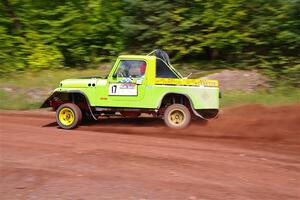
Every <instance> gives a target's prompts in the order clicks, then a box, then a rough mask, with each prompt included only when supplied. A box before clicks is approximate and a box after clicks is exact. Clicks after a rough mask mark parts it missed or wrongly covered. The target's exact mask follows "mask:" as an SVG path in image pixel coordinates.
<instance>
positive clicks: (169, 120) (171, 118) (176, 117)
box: [164, 104, 191, 129]
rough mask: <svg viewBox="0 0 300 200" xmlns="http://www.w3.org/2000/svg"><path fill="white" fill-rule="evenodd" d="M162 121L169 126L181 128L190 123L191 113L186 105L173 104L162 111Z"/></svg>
mask: <svg viewBox="0 0 300 200" xmlns="http://www.w3.org/2000/svg"><path fill="white" fill-rule="evenodd" d="M164 121H165V123H166V125H167V126H168V127H170V128H174V129H183V128H186V127H187V126H188V125H189V124H190V121H191V113H190V111H189V109H188V108H187V107H186V106H184V105H182V104H173V105H170V106H169V107H167V109H166V111H165V112H164Z"/></svg>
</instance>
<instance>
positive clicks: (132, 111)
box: [41, 50, 219, 129]
mask: <svg viewBox="0 0 300 200" xmlns="http://www.w3.org/2000/svg"><path fill="white" fill-rule="evenodd" d="M41 107H42V108H46V107H52V108H53V110H54V111H56V121H57V123H58V124H59V126H60V127H62V128H64V129H72V128H75V127H76V126H78V125H79V124H80V122H81V121H82V120H83V119H94V120H97V119H98V117H99V116H101V115H109V116H111V115H122V116H124V117H138V116H140V115H141V114H142V113H147V114H151V115H153V116H154V117H159V118H162V119H164V121H165V124H166V125H167V126H169V127H171V128H176V129H180V128H185V127H187V126H188V125H189V123H190V121H191V118H193V117H199V118H202V119H209V118H214V117H215V116H216V115H217V114H218V110H219V88H218V81H216V80H201V79H189V78H187V77H183V76H182V75H181V74H180V73H179V72H178V71H176V70H175V69H174V68H173V67H172V65H171V64H170V61H169V57H168V55H167V54H166V53H165V52H164V51H161V50H155V51H153V52H151V53H150V54H148V55H121V56H119V57H118V58H117V60H116V62H115V64H114V65H113V67H112V70H111V72H110V73H109V75H108V76H107V77H106V78H101V77H99V76H93V77H82V78H78V79H67V80H63V81H61V82H60V84H59V87H58V88H56V89H55V90H54V91H53V93H52V94H51V95H50V96H49V98H48V99H47V100H46V101H45V102H44V103H43V105H42V106H41Z"/></svg>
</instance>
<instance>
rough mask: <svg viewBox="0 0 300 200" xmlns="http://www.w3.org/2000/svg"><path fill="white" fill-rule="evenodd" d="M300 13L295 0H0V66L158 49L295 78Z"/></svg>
mask: <svg viewBox="0 0 300 200" xmlns="http://www.w3.org/2000/svg"><path fill="white" fill-rule="evenodd" d="M299 13H300V1H299V0H251V1H249V0H211V1H207V0H190V1H181V0H172V1H171V0H157V1H147V0H110V1H102V0H65V1H29V0H2V1H1V3H0V73H1V74H3V73H6V72H15V71H20V70H21V71H24V70H27V69H29V70H42V69H51V68H57V67H60V66H67V67H80V68H86V67H89V66H95V65H96V64H97V63H99V62H103V61H110V60H111V59H112V58H114V56H116V55H118V54H119V53H121V52H127V53H141V52H144V51H147V52H149V51H151V50H152V49H155V48H161V49H164V50H166V51H167V52H168V53H170V54H171V57H172V58H174V59H175V60H177V61H178V62H182V61H184V62H186V61H194V60H198V61H199V63H203V62H205V61H209V62H211V61H218V62H224V63H232V64H233V67H235V68H247V69H253V68H256V69H262V70H263V72H264V73H267V74H268V75H270V77H272V78H273V80H274V83H276V81H275V80H277V79H288V80H289V81H290V82H291V83H295V82H297V81H298V82H299V63H300V60H299V55H300V50H299V49H300V14H299ZM234 63H236V64H234ZM239 63H242V64H239ZM243 63H244V64H243ZM295 85H297V86H299V83H295Z"/></svg>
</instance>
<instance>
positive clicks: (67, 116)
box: [56, 103, 82, 129]
mask: <svg viewBox="0 0 300 200" xmlns="http://www.w3.org/2000/svg"><path fill="white" fill-rule="evenodd" d="M81 119H82V112H81V110H80V108H79V107H78V106H77V105H76V104H73V103H66V104H62V105H61V106H59V107H58V109H57V111H56V122H57V123H58V125H59V126H60V127H61V128H63V129H73V128H75V127H77V126H78V125H79V124H80V122H81Z"/></svg>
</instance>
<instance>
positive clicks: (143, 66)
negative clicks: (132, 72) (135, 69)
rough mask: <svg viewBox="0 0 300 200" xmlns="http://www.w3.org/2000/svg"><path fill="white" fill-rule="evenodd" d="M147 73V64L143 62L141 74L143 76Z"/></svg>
mask: <svg viewBox="0 0 300 200" xmlns="http://www.w3.org/2000/svg"><path fill="white" fill-rule="evenodd" d="M145 71H146V63H145V62H143V63H142V64H141V65H140V74H141V76H143V75H144V74H145Z"/></svg>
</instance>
